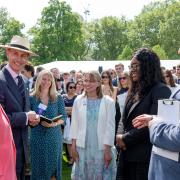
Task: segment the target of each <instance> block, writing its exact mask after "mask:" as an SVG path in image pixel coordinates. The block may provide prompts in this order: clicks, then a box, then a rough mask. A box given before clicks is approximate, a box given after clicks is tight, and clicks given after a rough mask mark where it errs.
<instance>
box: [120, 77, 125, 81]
mask: <svg viewBox="0 0 180 180" xmlns="http://www.w3.org/2000/svg"><path fill="white" fill-rule="evenodd" d="M126 79H127V78H126V77H120V78H119V81H121V80H126Z"/></svg>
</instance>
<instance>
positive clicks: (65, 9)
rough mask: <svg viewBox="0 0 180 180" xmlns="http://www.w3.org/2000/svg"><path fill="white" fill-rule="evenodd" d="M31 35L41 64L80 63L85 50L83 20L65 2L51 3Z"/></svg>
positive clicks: (53, 1) (52, 1) (55, 1)
mask: <svg viewBox="0 0 180 180" xmlns="http://www.w3.org/2000/svg"><path fill="white" fill-rule="evenodd" d="M29 33H30V34H31V35H32V36H33V44H34V46H33V48H34V49H35V50H36V51H37V53H38V55H39V59H40V62H41V63H42V62H43V63H45V62H50V61H53V60H56V59H58V60H79V59H81V58H82V56H83V53H84V51H85V48H86V47H85V43H84V36H83V33H82V20H81V18H80V16H79V15H78V14H76V13H73V12H72V11H71V7H70V6H69V5H67V4H66V2H60V1H58V0H50V1H49V6H48V7H46V8H44V9H43V11H42V17H41V19H39V21H38V23H37V25H36V26H35V27H33V28H32V29H31V30H30V31H29Z"/></svg>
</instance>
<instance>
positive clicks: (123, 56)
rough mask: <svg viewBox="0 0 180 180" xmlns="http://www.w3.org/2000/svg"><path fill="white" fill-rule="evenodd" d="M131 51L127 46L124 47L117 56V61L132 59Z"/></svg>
mask: <svg viewBox="0 0 180 180" xmlns="http://www.w3.org/2000/svg"><path fill="white" fill-rule="evenodd" d="M132 53H133V50H132V49H131V48H130V47H129V46H127V45H126V46H125V48H124V49H123V51H122V53H121V54H120V55H119V57H118V59H121V60H130V59H131V57H132Z"/></svg>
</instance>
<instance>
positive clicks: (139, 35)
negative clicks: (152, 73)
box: [128, 2, 164, 49]
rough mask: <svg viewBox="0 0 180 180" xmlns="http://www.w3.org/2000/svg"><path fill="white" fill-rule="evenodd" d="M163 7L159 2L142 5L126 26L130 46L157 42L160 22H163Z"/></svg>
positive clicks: (149, 45)
mask: <svg viewBox="0 0 180 180" xmlns="http://www.w3.org/2000/svg"><path fill="white" fill-rule="evenodd" d="M163 10H164V7H162V6H161V4H160V3H159V2H155V3H151V4H150V5H147V6H145V7H144V9H143V10H142V12H141V13H140V14H139V15H138V16H136V17H135V19H134V21H132V22H131V23H129V26H128V39H129V42H130V47H131V48H132V49H137V48H140V47H145V46H146V47H153V46H155V45H156V44H159V36H158V35H159V28H160V23H161V22H164V14H163V13H164V11H163Z"/></svg>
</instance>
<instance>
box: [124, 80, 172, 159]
mask: <svg viewBox="0 0 180 180" xmlns="http://www.w3.org/2000/svg"><path fill="white" fill-rule="evenodd" d="M170 95H171V91H170V89H169V88H168V87H167V86H166V85H165V84H163V83H158V84H156V85H155V86H153V87H152V89H151V90H150V91H149V93H147V95H146V96H144V97H143V98H142V99H141V100H140V101H139V102H138V103H137V104H136V105H135V106H134V107H133V108H132V109H131V110H130V111H129V112H128V115H127V116H126V117H125V113H124V114H123V119H122V121H123V125H124V132H125V134H124V135H123V141H124V142H125V144H126V148H127V150H125V151H123V152H122V154H124V157H125V159H126V160H127V161H134V162H149V160H150V155H151V148H152V145H151V143H150V139H149V130H148V128H147V127H145V128H141V129H137V128H134V127H133V125H132V120H133V119H134V118H135V117H137V116H139V115H142V114H152V115H156V114H157V108H158V99H167V98H169V96H170ZM125 108H126V105H125ZM124 112H125V111H124Z"/></svg>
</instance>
